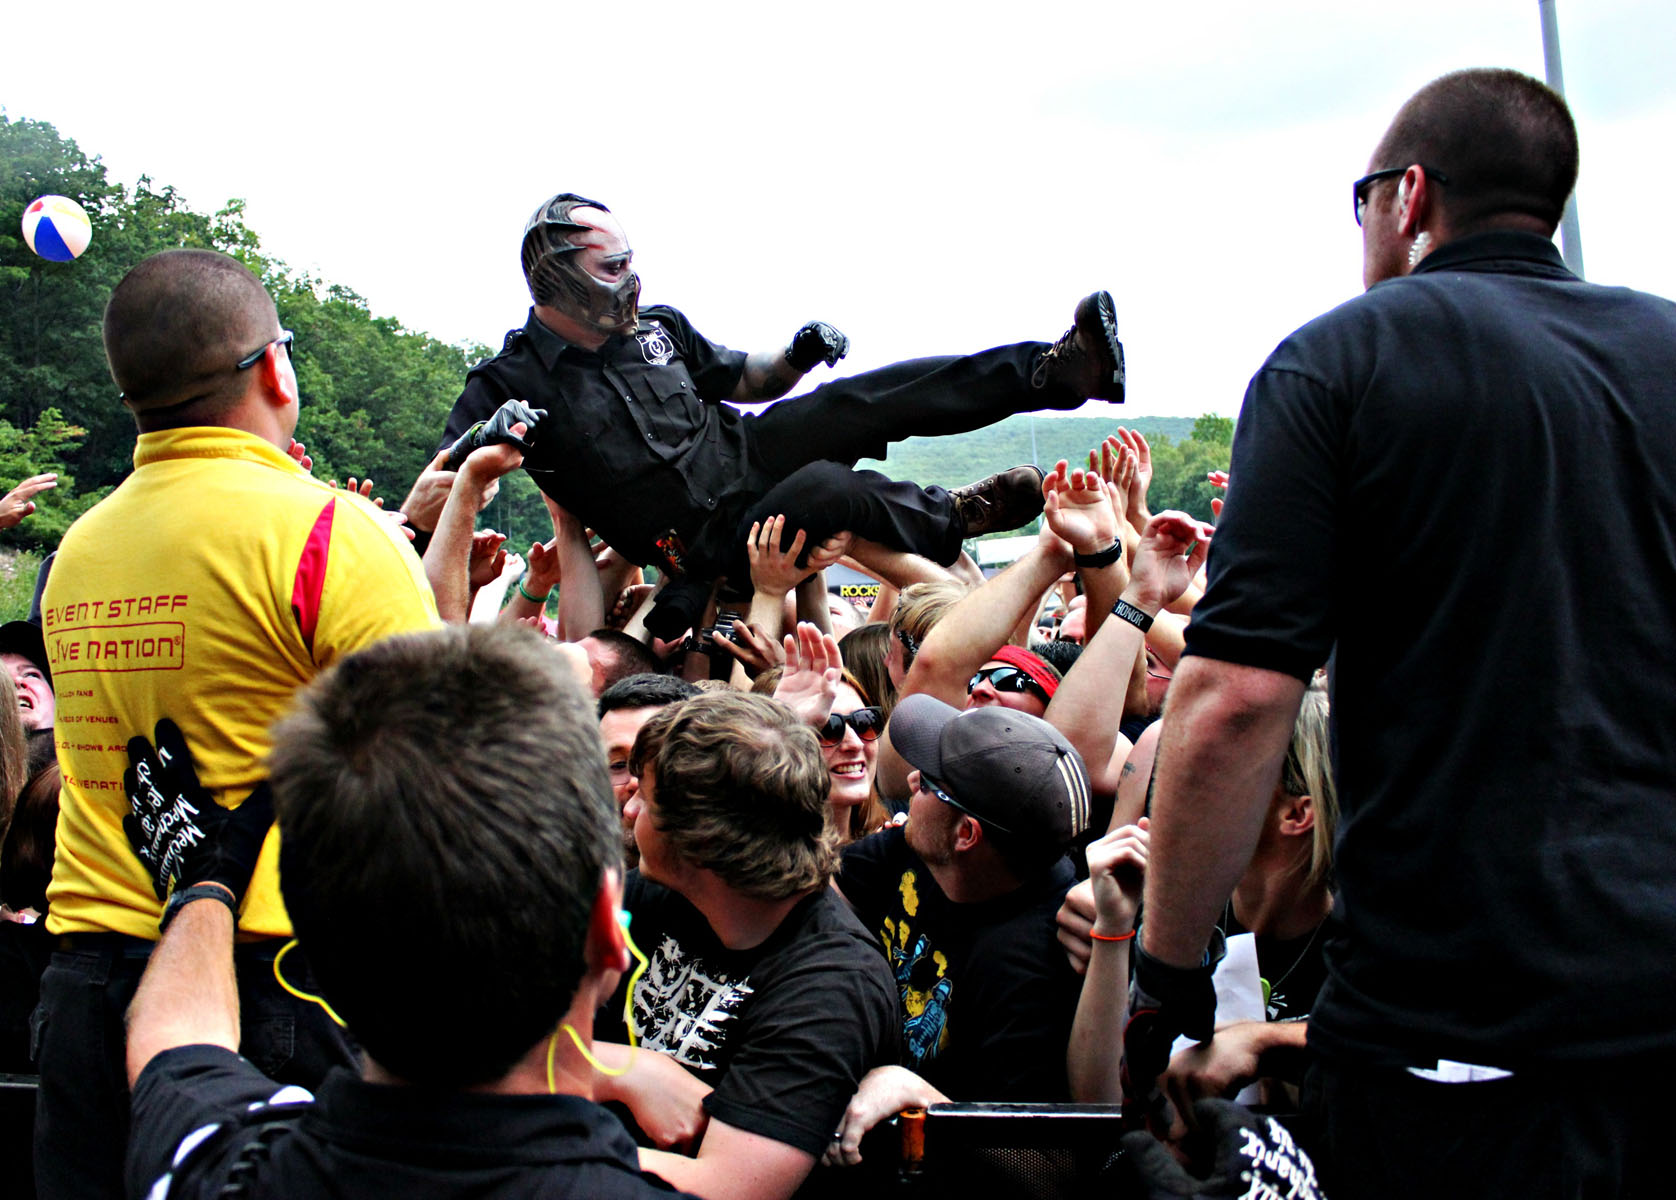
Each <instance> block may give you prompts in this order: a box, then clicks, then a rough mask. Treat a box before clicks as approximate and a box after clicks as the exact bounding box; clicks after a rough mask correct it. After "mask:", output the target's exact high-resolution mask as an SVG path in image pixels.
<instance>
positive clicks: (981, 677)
mask: <svg viewBox="0 0 1676 1200" xmlns="http://www.w3.org/2000/svg"><path fill="white" fill-rule="evenodd" d="M986 679H987V680H988V681H989V686H990V687H992V688H994V689H995V690H996V691H998V692H1034V693H1035V694H1036V695H1037V696H1039V697H1041V699H1042V702H1043V703H1044V704H1045V703H1047V701H1048V694H1047V692H1046V690H1045V689H1043V687H1042V685H1041V684H1039V683H1037V682H1036V681H1035V680H1034V679H1032V678H1030V676H1028V675H1026V674H1025V673H1024V672H1023V671H1021V670H1019V669H1018V668H1017V667H985V668H984V669H983V670H981V671H979V672H978V673H977V674H976V675H974V676H972V678H971V680H970V681H969V682H968V683H967V684H966V694H967V695H968V696H970V695H971V694H972V693H973V692H975V691H977V690H978V684H980V683H982V682H984V681H985V680H986Z"/></svg>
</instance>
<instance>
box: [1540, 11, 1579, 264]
mask: <svg viewBox="0 0 1676 1200" xmlns="http://www.w3.org/2000/svg"><path fill="white" fill-rule="evenodd" d="M1536 6H1537V8H1538V9H1539V10H1540V11H1541V13H1542V63H1543V70H1544V72H1545V73H1546V75H1547V77H1548V86H1549V87H1551V88H1553V89H1554V90H1555V91H1556V92H1558V93H1559V94H1560V98H1561V99H1564V98H1565V73H1564V71H1562V70H1561V69H1560V27H1559V25H1558V24H1557V23H1556V21H1555V19H1554V0H1536ZM1560 253H1561V254H1562V255H1564V256H1565V265H1566V266H1568V267H1570V268H1571V271H1572V273H1573V274H1574V275H1576V276H1577V277H1578V278H1579V279H1581V278H1583V234H1582V232H1581V231H1580V230H1579V229H1578V227H1577V193H1576V191H1573V192H1572V193H1571V195H1570V196H1569V197H1568V198H1567V199H1566V202H1565V215H1564V216H1562V217H1561V218H1560Z"/></svg>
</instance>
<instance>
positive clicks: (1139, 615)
mask: <svg viewBox="0 0 1676 1200" xmlns="http://www.w3.org/2000/svg"><path fill="white" fill-rule="evenodd" d="M1112 616H1114V617H1116V618H1118V619H1119V620H1122V621H1127V622H1129V624H1131V625H1133V626H1134V627H1135V628H1136V629H1139V630H1140V631H1141V632H1142V633H1145V632H1146V631H1147V630H1149V629H1151V628H1152V618H1151V617H1149V616H1147V615H1146V613H1144V612H1142V611H1141V610H1140V609H1138V608H1136V607H1135V606H1134V605H1133V604H1130V603H1129V602H1128V601H1127V600H1119V601H1118V602H1117V603H1116V604H1114V605H1112Z"/></svg>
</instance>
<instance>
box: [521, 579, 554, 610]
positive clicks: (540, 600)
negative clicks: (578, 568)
mask: <svg viewBox="0 0 1676 1200" xmlns="http://www.w3.org/2000/svg"><path fill="white" fill-rule="evenodd" d="M528 578H529V576H528V575H525V576H523V577H522V578H520V579H519V580H518V594H519V595H520V596H522V597H523V598H524V599H526V600H528V601H529V602H530V603H531V604H540V605H545V604H546V603H547V597H548V596H551V595H552V594H553V589H552V588H548V589H547V590H546V591H545V592H544V593H542V594H541V595H539V596H532V595H530V594H529V592H528V591H527V590H526V589H525V587H524V580H525V579H528Z"/></svg>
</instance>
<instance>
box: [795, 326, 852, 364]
mask: <svg viewBox="0 0 1676 1200" xmlns="http://www.w3.org/2000/svg"><path fill="white" fill-rule="evenodd" d="M849 352H850V339H849V338H847V337H845V336H844V335H843V334H841V333H839V332H838V331H837V330H836V329H834V328H833V327H832V326H830V325H828V324H827V323H826V322H825V321H810V322H809V323H808V324H807V325H805V326H804V327H803V328H802V329H799V330H798V331H797V334H796V336H795V337H793V338H792V339H791V345H789V346H787V347H786V361H787V362H788V363H790V364H791V365H792V368H793V369H794V370H797V371H800V372H807V371H812V370H814V368H815V364H816V363H825V364H826V365H827V366H829V367H835V366H837V365H838V360H839V359H840V358H843V357H844V355H846V354H848V353H849Z"/></svg>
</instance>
